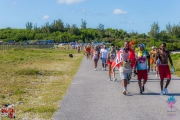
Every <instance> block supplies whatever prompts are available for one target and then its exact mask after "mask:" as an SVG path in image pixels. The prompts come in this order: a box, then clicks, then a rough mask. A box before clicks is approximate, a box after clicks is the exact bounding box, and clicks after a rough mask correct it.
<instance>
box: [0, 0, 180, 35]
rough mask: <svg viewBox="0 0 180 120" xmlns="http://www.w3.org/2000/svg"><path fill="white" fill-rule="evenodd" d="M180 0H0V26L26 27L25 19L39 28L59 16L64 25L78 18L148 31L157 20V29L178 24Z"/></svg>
mask: <svg viewBox="0 0 180 120" xmlns="http://www.w3.org/2000/svg"><path fill="white" fill-rule="evenodd" d="M179 5H180V0H0V29H1V28H7V27H11V28H24V29H25V28H26V23H27V22H32V23H33V24H37V26H38V27H41V25H44V24H45V23H47V22H49V23H52V22H53V21H54V20H58V19H61V20H62V22H63V23H64V24H66V23H68V24H70V25H73V24H76V25H77V27H79V28H80V27H81V20H84V21H86V23H87V28H97V27H98V26H99V24H103V25H104V27H105V29H107V28H113V29H123V30H125V31H127V32H128V33H129V32H132V31H133V32H138V33H139V34H141V33H145V34H147V33H148V32H149V31H150V29H151V25H152V24H153V23H154V22H158V24H159V26H160V30H165V29H166V25H167V24H168V23H170V24H171V25H174V24H179V22H180V7H179Z"/></svg>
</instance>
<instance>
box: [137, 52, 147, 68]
mask: <svg viewBox="0 0 180 120" xmlns="http://www.w3.org/2000/svg"><path fill="white" fill-rule="evenodd" d="M137 70H147V52H146V51H145V50H144V51H142V52H140V51H139V52H138V55H137Z"/></svg>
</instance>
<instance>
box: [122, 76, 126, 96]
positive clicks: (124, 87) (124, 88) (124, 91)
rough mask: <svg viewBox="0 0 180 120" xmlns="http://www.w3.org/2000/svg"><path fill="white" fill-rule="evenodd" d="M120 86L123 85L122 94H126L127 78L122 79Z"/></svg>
mask: <svg viewBox="0 0 180 120" xmlns="http://www.w3.org/2000/svg"><path fill="white" fill-rule="evenodd" d="M122 87H123V94H124V95H126V91H127V80H125V79H123V80H122Z"/></svg>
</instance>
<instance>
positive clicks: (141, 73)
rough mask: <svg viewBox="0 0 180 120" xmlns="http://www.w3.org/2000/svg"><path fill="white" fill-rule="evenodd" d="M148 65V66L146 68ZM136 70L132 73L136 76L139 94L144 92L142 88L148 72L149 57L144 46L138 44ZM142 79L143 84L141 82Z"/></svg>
mask: <svg viewBox="0 0 180 120" xmlns="http://www.w3.org/2000/svg"><path fill="white" fill-rule="evenodd" d="M147 65H148V66H147ZM135 68H137V71H136V69H134V73H135V74H137V77H138V84H139V89H140V94H142V93H143V92H144V86H145V84H146V82H147V79H148V72H149V71H150V55H149V53H148V52H147V51H146V50H145V45H144V44H139V51H138V53H137V61H136V67H135ZM142 79H144V81H143V83H141V80H142Z"/></svg>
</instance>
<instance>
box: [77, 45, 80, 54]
mask: <svg viewBox="0 0 180 120" xmlns="http://www.w3.org/2000/svg"><path fill="white" fill-rule="evenodd" d="M77 49H78V53H80V45H78V46H77Z"/></svg>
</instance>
